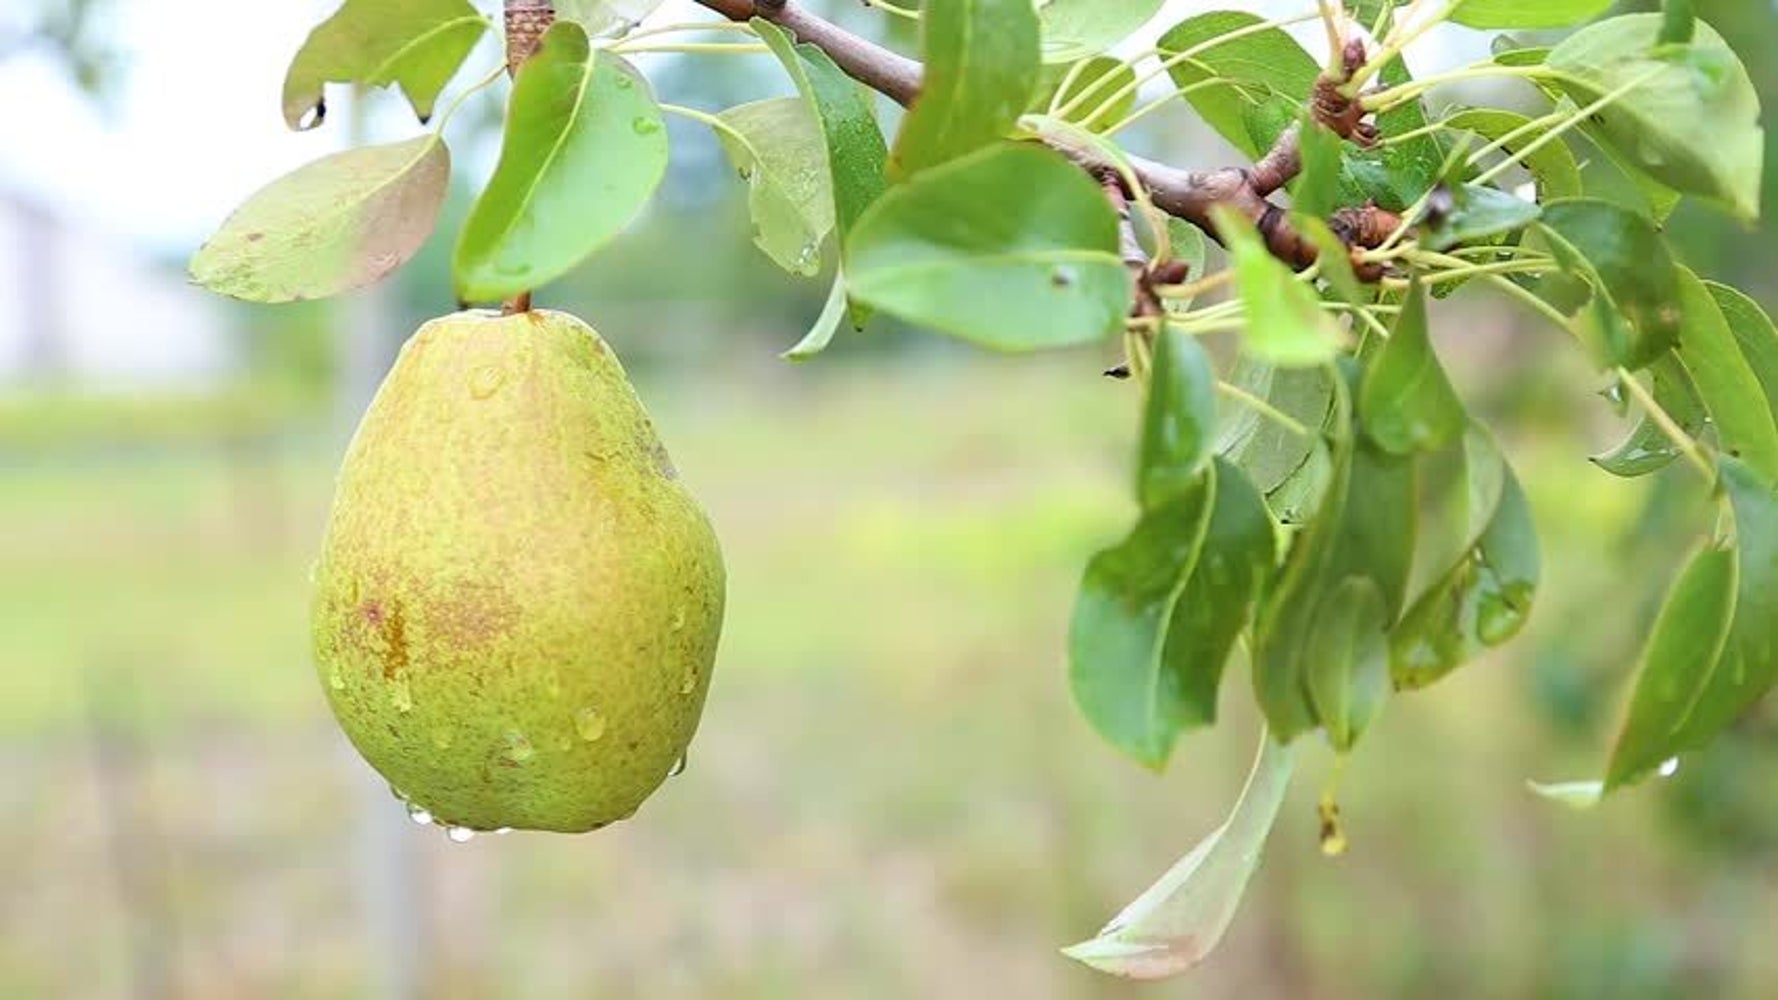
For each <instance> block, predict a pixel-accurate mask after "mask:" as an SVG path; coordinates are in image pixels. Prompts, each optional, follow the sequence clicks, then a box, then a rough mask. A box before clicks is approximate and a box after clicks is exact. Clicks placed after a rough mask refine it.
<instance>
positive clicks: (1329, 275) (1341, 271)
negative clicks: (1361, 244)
mask: <svg viewBox="0 0 1778 1000" xmlns="http://www.w3.org/2000/svg"><path fill="white" fill-rule="evenodd" d="M1290 220H1291V224H1292V225H1294V226H1296V229H1297V232H1298V233H1299V234H1301V235H1302V236H1303V237H1304V238H1305V239H1307V240H1308V241H1309V242H1311V243H1313V244H1314V245H1315V263H1316V265H1317V266H1318V270H1319V272H1320V276H1321V280H1322V281H1323V282H1325V283H1326V285H1327V288H1328V290H1329V291H1331V292H1332V293H1333V294H1334V296H1335V297H1336V298H1338V299H1340V301H1342V302H1349V303H1351V304H1353V305H1368V304H1369V303H1371V302H1372V301H1373V300H1374V298H1375V295H1374V292H1373V290H1372V289H1371V288H1369V287H1368V286H1366V285H1364V284H1361V283H1360V282H1359V280H1358V272H1356V271H1354V270H1353V269H1352V248H1351V247H1349V246H1347V245H1346V243H1345V241H1344V240H1342V239H1340V238H1339V237H1338V236H1335V235H1334V231H1333V229H1332V228H1331V227H1330V226H1328V224H1327V222H1326V221H1325V220H1323V219H1319V218H1316V217H1315V216H1312V215H1303V214H1300V213H1298V212H1292V213H1291V215H1290Z"/></svg>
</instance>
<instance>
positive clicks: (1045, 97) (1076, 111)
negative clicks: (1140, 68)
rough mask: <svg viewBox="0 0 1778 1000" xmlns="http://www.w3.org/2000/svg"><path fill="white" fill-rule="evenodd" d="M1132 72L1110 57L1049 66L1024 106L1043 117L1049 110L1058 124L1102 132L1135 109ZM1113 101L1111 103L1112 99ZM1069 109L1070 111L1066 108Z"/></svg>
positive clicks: (1132, 69)
mask: <svg viewBox="0 0 1778 1000" xmlns="http://www.w3.org/2000/svg"><path fill="white" fill-rule="evenodd" d="M1135 83H1136V70H1135V69H1134V68H1132V67H1131V66H1130V64H1129V63H1127V62H1123V61H1122V60H1119V59H1113V58H1112V57H1110V56H1091V57H1089V58H1087V59H1086V60H1085V61H1084V62H1081V63H1050V64H1046V65H1045V66H1044V67H1043V71H1042V73H1041V74H1040V76H1039V77H1038V82H1037V91H1036V92H1035V93H1034V94H1033V95H1032V97H1031V100H1030V101H1029V102H1028V103H1027V104H1026V108H1027V109H1028V110H1030V111H1033V112H1037V113H1041V114H1047V113H1049V110H1050V108H1051V107H1052V106H1053V107H1054V108H1056V110H1057V111H1058V112H1060V111H1061V110H1062V109H1064V108H1067V109H1069V110H1068V113H1067V114H1058V115H1057V117H1059V118H1060V119H1061V120H1062V121H1066V122H1070V123H1073V124H1075V125H1080V126H1083V127H1085V128H1087V129H1088V130H1090V131H1093V132H1103V131H1105V130H1106V129H1108V128H1110V127H1111V126H1112V125H1114V124H1116V123H1117V121H1118V119H1120V118H1122V117H1123V116H1124V115H1126V114H1128V113H1129V111H1130V109H1131V108H1133V107H1135V106H1136V87H1135V86H1134V84H1135ZM1114 98H1115V99H1114ZM1071 105H1072V107H1070V106H1071Z"/></svg>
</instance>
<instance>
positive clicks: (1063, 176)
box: [846, 143, 1132, 350]
mask: <svg viewBox="0 0 1778 1000" xmlns="http://www.w3.org/2000/svg"><path fill="white" fill-rule="evenodd" d="M846 261H847V278H848V281H849V282H850V283H851V291H852V294H853V295H854V296H855V297H856V298H858V299H860V300H862V301H864V302H866V303H868V304H870V305H872V306H874V307H876V308H878V309H881V310H883V311H884V312H887V313H890V314H893V315H895V316H899V317H901V318H902V319H904V320H907V321H908V322H911V323H919V324H922V325H925V326H930V327H932V328H934V329H937V330H942V331H944V332H946V333H949V334H952V335H954V336H958V337H962V338H963V339H965V340H970V341H973V342H975V343H978V344H981V345H983V346H986V347H992V348H997V349H1000V350H1036V349H1041V348H1046V347H1058V346H1062V345H1066V344H1080V343H1086V342H1088V341H1093V340H1098V339H1100V338H1102V337H1105V336H1107V335H1109V334H1111V333H1113V332H1115V331H1116V330H1117V329H1119V328H1120V327H1121V326H1122V324H1123V320H1124V317H1125V316H1126V315H1127V314H1128V312H1129V308H1130V300H1131V295H1132V291H1131V288H1130V279H1129V272H1127V271H1126V270H1125V269H1124V265H1123V261H1122V259H1121V258H1120V257H1119V256H1118V243H1117V219H1116V217H1115V216H1114V215H1113V214H1112V211H1111V207H1110V206H1109V205H1108V204H1107V203H1106V201H1105V196H1104V193H1103V192H1101V191H1100V189H1099V186H1098V185H1097V184H1094V183H1093V181H1092V180H1091V179H1090V178H1088V177H1087V175H1086V174H1085V173H1083V172H1082V171H1080V170H1079V169H1078V168H1076V167H1075V166H1074V165H1073V164H1071V163H1069V162H1068V161H1067V160H1066V159H1064V158H1063V157H1062V156H1061V155H1059V154H1057V153H1054V152H1052V151H1050V150H1048V149H1046V148H1044V147H1042V146H1039V145H1036V144H1034V143H1005V144H1001V145H998V146H993V147H990V148H988V149H984V150H979V151H977V152H975V153H972V154H970V155H969V156H966V157H964V158H963V159H961V160H957V161H954V162H952V163H947V164H945V165H943V166H941V167H934V168H933V169H932V170H931V171H928V172H923V174H922V176H920V177H916V178H914V179H913V180H910V181H908V182H907V183H905V184H902V185H899V186H897V187H896V188H895V189H893V190H891V191H889V192H888V193H887V194H885V195H884V196H883V198H882V199H880V200H879V201H878V202H877V203H876V204H875V205H873V206H872V207H871V209H870V211H869V212H868V213H866V215H865V217H864V218H862V219H860V220H859V222H858V225H857V227H856V228H855V229H854V230H853V232H852V236H851V238H850V239H849V240H848V242H847V247H846Z"/></svg>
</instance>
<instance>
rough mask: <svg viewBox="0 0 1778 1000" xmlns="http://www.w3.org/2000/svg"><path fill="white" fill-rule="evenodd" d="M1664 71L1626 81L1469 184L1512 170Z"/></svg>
mask: <svg viewBox="0 0 1778 1000" xmlns="http://www.w3.org/2000/svg"><path fill="white" fill-rule="evenodd" d="M1665 71H1666V66H1665V65H1664V64H1663V65H1662V66H1660V67H1657V68H1656V69H1653V70H1650V71H1649V72H1647V73H1643V74H1641V75H1639V76H1637V77H1635V78H1634V79H1632V80H1630V81H1628V82H1627V83H1625V84H1623V85H1622V86H1620V87H1618V88H1617V89H1616V90H1613V91H1611V92H1610V93H1607V94H1605V95H1603V96H1601V97H1600V98H1599V99H1598V100H1596V101H1594V102H1593V103H1591V104H1589V105H1587V106H1586V107H1584V108H1581V109H1580V110H1578V111H1576V112H1575V113H1574V114H1572V115H1570V116H1569V118H1568V120H1567V121H1565V122H1563V123H1562V124H1560V125H1557V126H1556V127H1555V128H1552V129H1550V130H1549V131H1548V132H1545V133H1544V134H1542V135H1540V136H1538V137H1537V138H1535V139H1533V140H1531V141H1530V142H1528V143H1526V144H1525V145H1523V146H1521V147H1519V149H1518V151H1517V152H1515V153H1513V154H1512V155H1511V156H1508V157H1507V158H1506V159H1504V160H1502V161H1500V162H1499V163H1496V164H1495V165H1494V166H1492V167H1489V168H1488V169H1487V170H1484V171H1482V173H1481V175H1480V176H1478V177H1476V178H1474V179H1473V180H1471V181H1470V183H1471V184H1486V183H1488V182H1489V181H1491V180H1493V179H1494V178H1496V177H1498V176H1500V175H1501V174H1502V173H1504V172H1505V171H1507V170H1510V169H1512V168H1513V167H1514V166H1516V165H1517V164H1518V163H1520V162H1521V161H1523V160H1524V159H1525V158H1526V157H1527V156H1530V155H1531V154H1532V153H1535V152H1537V151H1538V150H1540V149H1542V148H1543V147H1544V146H1547V145H1549V144H1550V143H1552V142H1554V141H1556V139H1558V138H1560V137H1561V135H1562V133H1564V132H1567V131H1568V130H1569V129H1572V128H1574V127H1575V126H1577V125H1579V124H1580V123H1581V122H1583V121H1586V120H1587V119H1588V118H1590V117H1592V116H1593V115H1595V114H1597V113H1598V112H1599V111H1601V110H1603V109H1604V108H1605V107H1606V106H1607V105H1609V104H1611V103H1612V102H1614V101H1616V100H1617V99H1618V98H1620V97H1623V96H1624V95H1625V94H1628V93H1629V92H1630V91H1632V90H1635V89H1636V88H1637V87H1640V86H1642V85H1643V84H1644V83H1647V82H1648V81H1649V80H1652V79H1654V77H1655V76H1656V75H1657V74H1660V73H1663V72H1665Z"/></svg>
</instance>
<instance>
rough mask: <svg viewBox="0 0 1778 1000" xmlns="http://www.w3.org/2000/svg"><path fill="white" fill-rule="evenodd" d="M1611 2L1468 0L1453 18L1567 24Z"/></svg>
mask: <svg viewBox="0 0 1778 1000" xmlns="http://www.w3.org/2000/svg"><path fill="white" fill-rule="evenodd" d="M1610 6H1611V0H1464V2H1463V3H1460V4H1458V5H1457V9H1456V10H1454V11H1452V12H1451V20H1453V21H1455V22H1457V23H1458V24H1464V25H1468V26H1469V27H1471V28H1565V27H1567V26H1569V25H1571V24H1579V23H1580V22H1582V21H1587V20H1591V19H1593V18H1595V17H1598V16H1599V14H1600V13H1602V12H1603V11H1604V10H1605V8H1607V7H1610Z"/></svg>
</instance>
